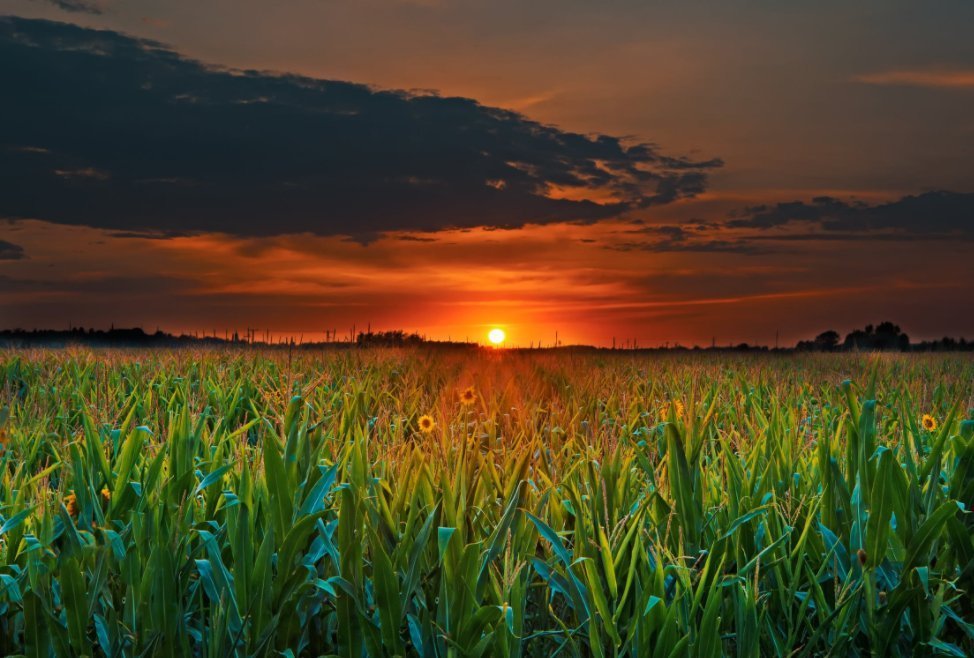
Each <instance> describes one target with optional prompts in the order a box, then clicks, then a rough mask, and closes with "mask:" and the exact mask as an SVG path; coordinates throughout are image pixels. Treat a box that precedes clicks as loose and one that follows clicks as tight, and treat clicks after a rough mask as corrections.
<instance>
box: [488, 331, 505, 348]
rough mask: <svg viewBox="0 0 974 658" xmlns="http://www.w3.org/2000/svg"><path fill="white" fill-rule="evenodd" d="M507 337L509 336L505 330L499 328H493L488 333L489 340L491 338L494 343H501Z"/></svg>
mask: <svg viewBox="0 0 974 658" xmlns="http://www.w3.org/2000/svg"><path fill="white" fill-rule="evenodd" d="M506 337H507V336H506V335H505V334H504V330H503V329H499V328H494V329H491V330H490V333H488V334H487V340H489V341H490V342H491V343H493V344H494V345H500V344H501V343H503V342H504V339H505V338H506Z"/></svg>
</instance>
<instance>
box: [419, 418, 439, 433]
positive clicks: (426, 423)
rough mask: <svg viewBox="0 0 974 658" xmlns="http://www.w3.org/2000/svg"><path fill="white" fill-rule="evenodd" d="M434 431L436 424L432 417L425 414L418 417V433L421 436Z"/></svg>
mask: <svg viewBox="0 0 974 658" xmlns="http://www.w3.org/2000/svg"><path fill="white" fill-rule="evenodd" d="M435 429H436V423H435V422H434V421H433V417H432V416H429V415H427V414H423V415H422V416H420V417H419V431H421V432H422V433H423V434H429V433H430V432H432V431H433V430H435Z"/></svg>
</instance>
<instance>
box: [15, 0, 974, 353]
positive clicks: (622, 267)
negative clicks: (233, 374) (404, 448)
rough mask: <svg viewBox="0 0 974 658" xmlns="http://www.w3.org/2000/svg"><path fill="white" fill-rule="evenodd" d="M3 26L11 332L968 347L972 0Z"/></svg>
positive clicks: (268, 8)
mask: <svg viewBox="0 0 974 658" xmlns="http://www.w3.org/2000/svg"><path fill="white" fill-rule="evenodd" d="M0 11H3V12H5V13H6V14H7V15H5V16H2V17H0V89H2V92H0V328H13V327H27V328H31V327H49V328H66V327H68V326H78V325H83V326H95V327H101V328H107V327H108V326H109V325H111V324H114V325H115V326H135V325H140V326H143V327H145V328H147V329H150V330H154V329H155V328H156V327H160V328H162V329H165V330H169V331H174V332H181V331H194V330H195V331H203V330H205V331H206V332H212V331H213V330H216V331H217V332H218V334H219V335H223V332H224V330H229V331H231V332H232V331H233V330H234V329H237V330H240V331H243V329H244V328H245V327H258V328H261V329H265V328H266V329H268V330H270V331H271V332H273V333H274V334H275V335H281V336H283V335H295V336H297V335H303V336H304V337H305V339H306V340H308V339H314V340H321V339H322V338H323V336H324V331H325V330H326V329H336V330H337V331H338V334H339V335H344V334H347V333H348V332H349V330H350V329H351V327H352V326H353V325H355V326H356V327H357V328H359V329H362V328H364V327H365V326H368V325H371V327H372V328H373V329H396V328H401V329H406V330H411V331H418V332H420V333H423V334H425V335H427V336H430V337H432V338H447V337H451V338H454V339H457V338H460V339H462V338H470V339H474V340H479V341H482V340H485V338H486V333H487V331H488V329H490V328H491V327H495V326H499V327H502V328H504V329H505V330H506V331H507V334H508V338H509V340H510V341H511V342H512V343H514V344H522V345H527V344H529V343H531V342H537V341H539V340H540V341H543V342H545V343H550V342H551V341H552V340H553V338H554V333H555V331H558V333H559V337H560V338H561V340H562V342H565V343H574V342H580V343H591V344H601V345H607V344H611V343H612V340H613V338H616V339H617V340H618V341H623V340H627V339H637V340H638V342H639V344H640V345H657V344H663V343H674V342H680V343H683V344H690V345H692V344H695V343H697V344H702V345H709V344H710V343H711V341H712V340H716V341H717V342H718V343H722V344H726V343H730V342H734V343H737V342H741V341H747V342H751V343H763V344H770V343H773V342H774V340H775V335H776V333H777V334H778V335H779V336H780V340H781V342H782V343H785V344H791V343H794V342H795V341H796V340H799V339H802V338H807V337H812V336H814V335H815V334H817V333H818V332H820V331H822V330H824V329H829V328H834V329H837V330H839V331H840V332H845V331H848V330H850V329H852V328H854V327H857V326H862V325H865V324H867V323H876V322H879V321H882V320H886V319H890V320H893V321H895V322H897V323H899V324H900V325H901V326H902V327H903V328H904V329H905V330H906V331H907V332H908V333H909V334H910V335H911V336H914V337H916V338H935V337H940V336H943V335H952V336H958V335H966V336H967V337H969V338H970V337H974V303H972V302H974V249H972V246H974V39H972V38H971V30H972V26H974V3H971V2H969V1H967V0H953V1H951V0H945V1H943V2H936V3H917V2H898V1H890V0H884V1H876V2H855V3H849V2H832V1H828V0H818V1H815V2H787V3H776V2H769V1H752V0H741V1H737V2H719V1H717V0H711V1H706V2H705V1H699V2H675V1H672V2H657V1H648V0H640V1H635V0H633V1H630V0H618V1H612V2H591V1H581V0H557V1H555V0H550V1H549V0H539V1H534V2H525V1H524V0H493V1H491V2H472V1H465V0H461V1H457V0H415V1H409V0H363V1H356V2H352V1H351V0H287V1H285V2H277V3H268V2H257V1H255V0H233V1H232V2H231V1H229V0H212V1H207V2H199V1H198V0H194V1H189V0H143V1H140V2H122V1H121V0H53V1H42V0H7V1H6V2H5V3H4V5H3V9H2V10H0Z"/></svg>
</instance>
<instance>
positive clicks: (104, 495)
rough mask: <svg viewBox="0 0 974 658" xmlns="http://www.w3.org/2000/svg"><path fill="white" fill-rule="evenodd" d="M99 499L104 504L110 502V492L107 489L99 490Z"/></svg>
mask: <svg viewBox="0 0 974 658" xmlns="http://www.w3.org/2000/svg"><path fill="white" fill-rule="evenodd" d="M101 499H102V500H104V501H105V502H106V503H110V502H112V492H111V491H109V490H108V487H105V488H103V489H102V490H101Z"/></svg>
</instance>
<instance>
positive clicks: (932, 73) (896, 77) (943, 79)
mask: <svg viewBox="0 0 974 658" xmlns="http://www.w3.org/2000/svg"><path fill="white" fill-rule="evenodd" d="M853 80H854V81H856V82H862V83H864V84H869V85H883V86H897V87H930V88H934V89H974V69H966V70H965V69H954V70H950V69H929V70H921V69H902V70H892V71H879V72H877V73H865V74H861V75H857V76H855V77H853Z"/></svg>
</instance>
